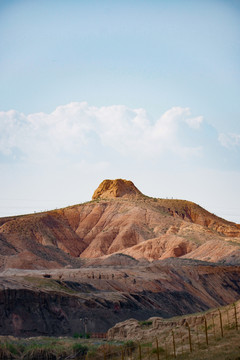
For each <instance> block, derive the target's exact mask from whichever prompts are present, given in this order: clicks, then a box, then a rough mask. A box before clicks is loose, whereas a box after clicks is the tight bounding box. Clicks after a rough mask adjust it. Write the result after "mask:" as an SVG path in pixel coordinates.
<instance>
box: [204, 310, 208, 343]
mask: <svg viewBox="0 0 240 360" xmlns="http://www.w3.org/2000/svg"><path fill="white" fill-rule="evenodd" d="M204 325H205V336H206V344H207V345H208V329H207V318H206V316H204Z"/></svg>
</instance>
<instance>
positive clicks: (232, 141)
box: [218, 133, 240, 149]
mask: <svg viewBox="0 0 240 360" xmlns="http://www.w3.org/2000/svg"><path fill="white" fill-rule="evenodd" d="M218 140H219V142H220V144H221V145H222V146H224V147H225V148H227V149H231V148H233V147H235V146H240V134H233V133H229V134H224V133H221V134H219V136H218Z"/></svg>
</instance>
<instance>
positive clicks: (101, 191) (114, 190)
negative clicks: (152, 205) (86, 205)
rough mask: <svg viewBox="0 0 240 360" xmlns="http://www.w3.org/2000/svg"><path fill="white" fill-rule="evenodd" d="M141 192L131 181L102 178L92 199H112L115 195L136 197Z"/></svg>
mask: <svg viewBox="0 0 240 360" xmlns="http://www.w3.org/2000/svg"><path fill="white" fill-rule="evenodd" d="M141 195H142V193H141V192H140V191H139V190H138V189H137V188H136V186H135V185H134V184H133V182H132V181H129V180H123V179H116V180H104V181H103V182H102V183H101V184H100V185H99V186H98V188H97V189H96V190H95V192H94V194H93V197H92V199H93V200H94V199H112V198H117V197H128V198H129V197H136V196H141Z"/></svg>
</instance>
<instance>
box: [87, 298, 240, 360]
mask: <svg viewBox="0 0 240 360" xmlns="http://www.w3.org/2000/svg"><path fill="white" fill-rule="evenodd" d="M171 324H172V326H171V327H169V328H168V329H166V330H163V331H162V332H161V333H157V331H156V334H157V336H156V337H155V338H154V339H151V340H149V342H148V343H145V344H140V343H133V342H132V341H128V342H126V343H125V344H124V345H123V346H122V347H119V346H116V345H115V346H114V345H109V344H105V345H102V347H101V348H99V350H98V354H97V357H96V354H95V355H94V359H96V358H99V359H103V360H109V359H121V360H145V359H147V360H150V359H155V360H162V359H166V360H170V359H175V358H178V357H179V358H180V357H181V358H184V354H187V353H193V352H195V351H199V350H201V349H204V348H205V349H207V348H208V347H209V346H210V345H214V344H216V342H217V341H219V340H220V339H221V338H224V337H227V336H229V334H230V332H231V333H232V332H238V330H239V326H240V324H239V322H238V314H237V308H236V305H235V304H233V305H231V306H228V307H225V308H224V309H221V310H220V309H216V310H215V311H211V312H209V313H206V314H205V315H198V316H197V315H196V316H194V317H193V316H192V317H189V320H188V318H186V319H184V320H183V322H182V324H179V323H177V322H176V323H175V324H174V322H172V323H171ZM87 358H88V359H89V360H90V359H91V354H90V353H89V354H88V355H87Z"/></svg>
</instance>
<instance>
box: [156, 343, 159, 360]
mask: <svg viewBox="0 0 240 360" xmlns="http://www.w3.org/2000/svg"><path fill="white" fill-rule="evenodd" d="M156 345H157V358H158V360H159V346H158V339H157V338H156Z"/></svg>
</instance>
